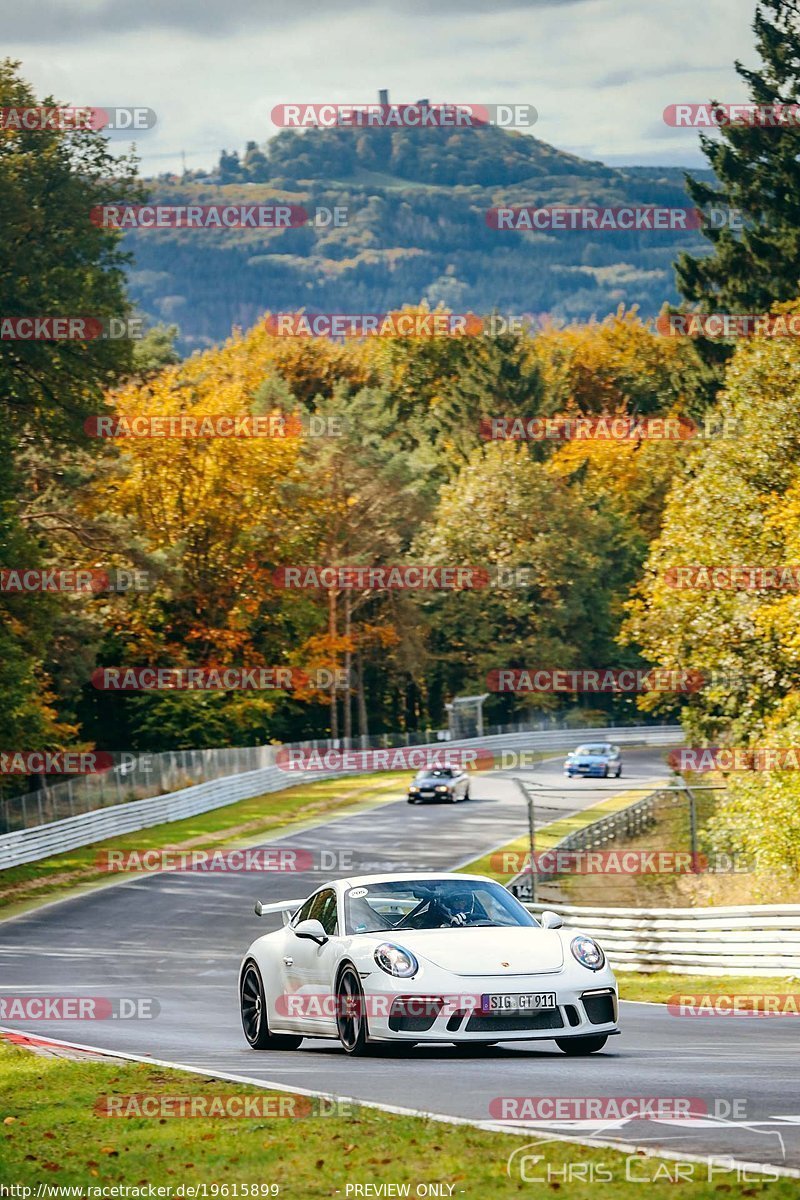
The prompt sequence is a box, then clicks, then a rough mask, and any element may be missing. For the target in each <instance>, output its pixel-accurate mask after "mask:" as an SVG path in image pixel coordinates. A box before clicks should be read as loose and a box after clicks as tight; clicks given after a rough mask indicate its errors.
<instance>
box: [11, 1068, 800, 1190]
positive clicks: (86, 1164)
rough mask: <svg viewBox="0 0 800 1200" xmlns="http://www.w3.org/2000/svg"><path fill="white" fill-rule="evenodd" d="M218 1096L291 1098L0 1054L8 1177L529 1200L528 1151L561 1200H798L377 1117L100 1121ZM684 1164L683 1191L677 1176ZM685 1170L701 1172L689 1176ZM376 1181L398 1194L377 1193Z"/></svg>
mask: <svg viewBox="0 0 800 1200" xmlns="http://www.w3.org/2000/svg"><path fill="white" fill-rule="evenodd" d="M498 1090H502V1088H500V1087H499V1088H498ZM210 1095H213V1096H215V1097H216V1096H219V1097H230V1096H244V1095H247V1096H258V1097H261V1098H265V1097H266V1098H269V1097H272V1098H273V1102H274V1103H277V1102H278V1100H279V1098H280V1097H281V1096H285V1093H270V1092H266V1091H264V1090H263V1089H256V1088H252V1087H247V1086H246V1085H243V1084H233V1083H222V1082H217V1081H215V1080H214V1078H213V1076H201V1075H191V1074H188V1073H186V1072H181V1071H172V1070H167V1069H165V1068H162V1067H156V1066H149V1065H145V1064H141V1063H124V1062H116V1061H108V1060H104V1061H100V1062H98V1061H85V1060H79V1061H71V1060H67V1059H64V1058H45V1057H42V1056H41V1055H39V1054H33V1053H31V1052H30V1051H28V1050H23V1049H21V1048H19V1047H16V1046H7V1045H2V1044H0V1159H2V1162H3V1181H4V1182H5V1183H6V1184H16V1185H20V1186H27V1187H30V1188H32V1189H33V1190H32V1192H31V1193H29V1195H33V1196H37V1195H38V1194H39V1193H38V1192H37V1188H39V1187H40V1186H41V1187H42V1189H43V1190H42V1193H41V1195H42V1196H43V1197H44V1198H47V1197H48V1196H49V1195H50V1193H48V1191H47V1190H46V1189H47V1187H48V1186H52V1187H56V1186H61V1187H69V1186H82V1187H83V1189H84V1193H83V1194H84V1196H85V1197H91V1196H92V1193H91V1191H89V1189H90V1188H91V1187H97V1188H98V1189H99V1188H102V1187H109V1186H111V1187H113V1186H114V1185H117V1186H119V1185H122V1186H126V1187H129V1188H135V1187H137V1186H138V1187H144V1188H145V1191H144V1192H143V1193H142V1194H143V1195H145V1196H146V1195H147V1190H146V1188H147V1185H148V1184H149V1185H153V1186H154V1187H169V1188H171V1189H172V1192H171V1193H165V1194H171V1195H176V1194H178V1189H179V1188H182V1189H184V1194H188V1189H189V1188H190V1187H198V1186H202V1185H205V1187H206V1189H207V1191H206V1195H207V1196H215V1195H216V1196H223V1197H225V1196H234V1195H235V1194H236V1193H235V1192H234V1185H238V1186H239V1189H241V1187H242V1185H245V1184H248V1185H265V1186H262V1187H260V1188H259V1190H258V1192H253V1191H251V1192H250V1193H249V1194H250V1195H251V1196H252V1195H258V1196H265V1195H269V1194H270V1192H269V1191H268V1189H269V1187H270V1185H275V1186H276V1188H277V1189H278V1190H277V1192H273V1193H271V1194H277V1195H279V1196H282V1197H287V1198H295V1197H296V1198H299V1200H305V1198H306V1197H309V1198H310V1197H318V1196H319V1197H327V1196H335V1195H336V1194H337V1193H338V1194H339V1195H341V1196H342V1197H344V1196H345V1195H348V1194H349V1195H356V1194H359V1195H362V1196H363V1195H365V1194H366V1195H373V1196H374V1195H381V1194H383V1195H387V1194H388V1195H392V1194H394V1195H398V1194H399V1195H403V1194H409V1195H412V1196H413V1195H415V1194H418V1193H417V1189H418V1188H419V1185H420V1184H433V1183H435V1184H439V1185H442V1184H444V1185H447V1186H446V1187H445V1188H444V1189H443V1190H442V1191H440V1192H438V1193H436V1192H434V1193H432V1194H434V1195H437V1194H438V1195H445V1196H447V1195H452V1196H454V1197H464V1198H465V1200H485V1197H487V1196H492V1197H495V1196H497V1197H510V1196H520V1195H531V1194H533V1192H532V1191H531V1183H530V1182H528V1181H523V1180H522V1179H521V1178H520V1174H519V1171H518V1170H516V1171H512V1173H511V1174H510V1175H509V1174H507V1171H506V1164H507V1162H508V1158H509V1155H510V1154H511V1153H512V1152H513V1151H514V1150H516V1149H518V1148H520V1147H523V1146H527V1147H528V1151H527V1152H528V1153H530V1154H535V1155H541V1156H542V1157H541V1159H539V1160H536V1161H535V1163H533V1164H531V1163H530V1161H529V1165H528V1171H529V1172H533V1174H534V1175H538V1176H539V1177H540V1178H541V1177H544V1178H545V1179H546V1180H547V1179H548V1178H549V1177H550V1176H551V1174H552V1179H551V1181H550V1183H549V1186H547V1187H546V1190H547V1194H555V1192H557V1191H558V1190H559V1189H561V1188H562V1186H565V1189H566V1190H565V1191H564V1192H563V1194H564V1195H568V1196H569V1197H570V1200H590V1198H591V1200H621V1198H622V1197H625V1198H626V1200H627V1198H628V1197H630V1200H633V1198H634V1197H638V1196H640V1195H641V1183H642V1182H647V1183H648V1192H647V1195H648V1197H652V1198H653V1200H667V1197H669V1198H670V1200H674V1198H675V1197H676V1196H677V1197H684V1196H685V1197H687V1200H688V1198H689V1197H691V1200H709V1198H710V1197H720V1198H721V1197H722V1196H725V1195H729V1194H730V1193H731V1192H732V1191H733V1192H738V1193H739V1194H744V1195H747V1196H748V1197H751V1196H756V1197H764V1198H765V1200H790V1197H795V1196H796V1195H797V1180H793V1179H778V1180H770V1179H767V1180H763V1181H762V1180H760V1179H753V1176H752V1175H751V1176H749V1178H748V1183H747V1190H746V1191H745V1192H740V1186H741V1185H739V1186H737V1177H736V1173H735V1170H734V1169H733V1168H731V1169H730V1170H724V1169H721V1168H720V1167H719V1165H717V1167H716V1172H717V1173H716V1176H715V1178H713V1179H712V1181H709V1180H708V1173H709V1166H708V1164H707V1163H705V1162H704V1163H694V1164H692V1163H686V1162H684V1163H681V1164H677V1163H672V1162H669V1161H668V1160H665V1159H656V1158H645V1157H642V1156H638V1155H630V1156H628V1155H626V1154H624V1153H620V1152H618V1151H612V1150H607V1149H604V1148H602V1147H591V1148H589V1147H584V1146H578V1145H575V1144H570V1143H565V1142H547V1141H544V1142H542V1144H539V1139H538V1138H536V1137H535V1135H533V1134H530V1135H523V1136H522V1137H519V1138H517V1137H509V1136H507V1135H505V1134H502V1133H494V1132H490V1131H486V1130H481V1129H475V1128H472V1127H471V1126H467V1125H457V1126H456V1125H445V1124H442V1123H439V1122H435V1121H429V1120H425V1119H423V1118H419V1117H405V1116H400V1115H395V1114H390V1113H382V1112H378V1111H376V1110H374V1109H367V1108H351V1109H350V1112H349V1115H327V1116H311V1115H309V1116H305V1117H300V1118H297V1117H294V1118H292V1117H286V1116H284V1117H278V1116H263V1117H262V1116H259V1117H238V1118H233V1117H231V1118H228V1119H225V1118H221V1117H216V1118H214V1117H196V1118H188V1117H164V1116H153V1117H141V1116H136V1117H107V1116H102V1115H98V1114H97V1112H96V1105H97V1104H98V1102H101V1103H107V1102H105V1101H103V1100H102V1098H103V1097H116V1098H117V1102H118V1103H119V1102H120V1101H119V1098H120V1097H123V1096H137V1097H139V1098H141V1097H142V1096H148V1097H149V1096H158V1097H163V1096H171V1097H176V1096H179V1097H200V1096H203V1097H208V1096H210ZM125 1103H127V1102H125ZM172 1103H173V1106H174V1103H175V1102H174V1101H173V1102H172ZM284 1103H286V1101H284ZM297 1103H298V1109H299V1110H300V1111H303V1110H304V1109H305V1108H306V1107H307V1104H306V1102H305V1101H304V1098H302V1097H298V1098H297ZM139 1104H141V1099H140V1100H139ZM487 1116H488V1114H487ZM534 1141H535V1142H536V1143H537V1144H536V1145H535V1146H533V1147H531V1146H530V1143H531V1142H534ZM520 1157H521V1156H520V1155H517V1156H516V1160H515V1162H518V1161H519V1158H520ZM678 1167H680V1168H681V1169H682V1170H683V1172H684V1180H685V1182H678V1181H675V1179H674V1175H675V1173H676V1171H677V1169H678ZM687 1170H692V1171H693V1172H694V1174H693V1176H692V1178H691V1179H689V1180H686V1174H685V1173H686V1172H687ZM567 1171H569V1172H570V1173H572V1172H578V1178H577V1181H572V1180H570V1181H569V1182H567V1183H566V1185H565V1184H564V1181H565V1172H567ZM581 1173H583V1179H581V1178H580V1174H581ZM598 1176H599V1178H598ZM609 1176H610V1177H611V1178H610V1179H609ZM751 1180H752V1181H751ZM358 1183H360V1184H362V1185H366V1184H371V1185H373V1186H372V1188H370V1189H369V1190H368V1191H366V1192H365V1191H363V1190H362V1191H360V1192H359V1193H355V1192H353V1191H352V1190H350V1191H348V1190H347V1187H348V1185H351V1186H352V1185H353V1184H358ZM380 1184H383V1185H388V1184H394V1185H395V1188H394V1189H392V1190H389V1191H387V1190H385V1188H383V1189H380V1190H377V1185H380ZM403 1185H408V1186H409V1192H408V1193H404V1191H398V1190H396V1189H398V1188H402V1187H403ZM215 1186H216V1188H217V1189H218V1190H217V1191H214V1187H215ZM540 1191H541V1187H540V1188H539V1189H538V1190H537V1193H536V1194H539V1193H540ZM17 1194H19V1193H17ZM52 1194H53V1195H56V1194H57V1193H55V1192H53V1193H52ZM98 1194H99V1192H98ZM130 1194H135V1193H129V1195H130ZM198 1194H201V1193H197V1192H196V1193H195V1195H198ZM242 1194H243V1193H242V1191H241V1190H239V1191H238V1195H239V1196H241V1195H242ZM419 1194H425V1193H424V1192H419Z"/></svg>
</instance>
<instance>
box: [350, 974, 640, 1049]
mask: <svg viewBox="0 0 800 1200" xmlns="http://www.w3.org/2000/svg"><path fill="white" fill-rule="evenodd" d="M397 982H398V983H401V982H402V981H400V980H398V981H397ZM409 982H411V981H409ZM552 990H555V992H556V1007H555V1008H552V1009H540V1010H534V1011H519V1010H517V1011H512V1012H503V1013H486V1014H484V1013H482V1012H481V1011H480V1010H479V1007H478V1005H479V1004H480V1000H479V996H480V994H484V993H495V992H497V993H503V992H505V993H508V992H514V993H527V992H537V991H552ZM439 1001H442V1003H441V1004H440V1003H439ZM367 1005H368V1010H369V1011H368V1024H369V1035H370V1038H371V1039H373V1040H375V1041H413V1042H465V1043H467V1042H476V1043H480V1042H508V1041H530V1040H547V1039H549V1040H552V1039H553V1038H562V1037H563V1038H568V1037H590V1036H593V1035H595V1036H596V1035H597V1034H604V1033H605V1034H612V1033H619V1029H618V1026H617V1020H618V1011H619V1008H618V997H617V991H616V985H615V984H613V985H612V984H609V983H607V982H602V983H597V984H592V983H591V981H590V982H589V983H588V984H586V985H585V986H584V987H570V986H564V985H563V984H559V985H555V987H554V985H553V982H552V980H550V981H548V980H547V979H546V978H545V977H539V978H537V979H534V980H531V979H523V980H520V979H519V978H515V979H514V980H513V981H512V980H509V979H507V978H503V979H494V980H481V981H480V992H479V993H477V995H476V993H475V992H472V991H471V989H464V992H463V993H462V995H458V994H456V993H453V992H452V991H451V992H449V993H447V994H446V995H438V996H437V995H434V994H433V993H432V992H431V991H430V990H426V991H422V990H421V989H420V990H418V991H415V990H414V989H413V988H412V987H408V986H406V987H405V988H398V989H397V994H396V995H395V996H394V997H393V998H392V999H391V1000H390V1001H389V1002H388V1003H387V1004H384V1005H378V1006H377V1009H376V1005H375V1003H374V996H373V1002H372V1003H370V1001H369V1000H368V1001H367Z"/></svg>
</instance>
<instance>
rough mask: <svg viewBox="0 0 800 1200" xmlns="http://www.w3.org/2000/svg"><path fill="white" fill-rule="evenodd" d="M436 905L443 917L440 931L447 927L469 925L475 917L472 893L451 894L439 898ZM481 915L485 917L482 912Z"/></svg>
mask: <svg viewBox="0 0 800 1200" xmlns="http://www.w3.org/2000/svg"><path fill="white" fill-rule="evenodd" d="M438 903H439V908H440V909H441V910H442V913H443V914H444V917H445V920H444V921H443V922H442V924H441V926H440V928H442V929H443V928H445V927H447V926H449V925H469V923H470V921H472V920H473V919H474V918H475V917H476V915H477V914H476V910H475V893H474V892H454V893H453V892H451V893H450V894H449V895H444V896H440V897H439V902H438ZM482 915H483V916H486V914H485V913H483V912H482Z"/></svg>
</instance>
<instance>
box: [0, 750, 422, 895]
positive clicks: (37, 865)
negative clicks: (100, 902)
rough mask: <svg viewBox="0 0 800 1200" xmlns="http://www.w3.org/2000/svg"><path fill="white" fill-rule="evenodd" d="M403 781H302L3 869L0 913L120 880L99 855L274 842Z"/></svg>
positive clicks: (404, 777) (398, 775)
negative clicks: (264, 840)
mask: <svg viewBox="0 0 800 1200" xmlns="http://www.w3.org/2000/svg"><path fill="white" fill-rule="evenodd" d="M407 782H408V772H407V771H403V772H392V773H388V772H379V773H377V774H373V775H359V776H358V777H357V778H356V777H352V776H351V777H348V778H339V779H324V780H320V781H319V782H318V783H304V784H301V785H299V786H298V787H293V788H288V789H287V790H286V791H283V792H270V793H268V794H267V795H263V796H254V797H253V798H252V799H250V800H240V801H239V802H238V803H236V804H228V805H225V807H224V808H215V809H212V810H211V811H210V812H205V813H198V814H197V816H194V817H186V818H184V819H183V820H181V821H169V822H167V823H165V824H163V825H153V826H152V827H151V828H150V829H141V830H139V831H137V832H135V833H127V834H124V835H123V836H121V837H117V838H110V839H108V840H106V841H103V842H95V843H93V844H92V845H91V846H80V847H78V848H77V849H75V850H68V851H66V852H65V853H63V854H57V855H54V856H53V857H52V858H44V859H41V860H40V861H38V862H32V863H26V864H25V865H24V866H21V867H9V868H8V869H6V870H5V871H2V872H0V910H3V915H4V916H10V915H12V913H14V912H17V911H21V910H23V909H24V908H27V907H30V906H31V904H33V903H38V902H41V901H43V900H48V899H51V898H54V897H56V896H60V895H63V894H65V893H66V892H68V891H71V890H72V889H73V888H76V887H77V886H79V885H88V886H92V885H100V884H104V883H107V882H108V881H109V880H113V879H119V878H120V877H121V876H120V874H118V873H115V874H111V875H110V874H109V873H108V872H107V871H103V870H102V869H101V868H100V867H98V866H97V856H98V854H99V853H101V852H103V851H105V850H112V849H113V850H150V849H155V848H164V847H170V848H173V849H178V848H182V849H188V848H191V849H196V850H210V849H214V848H216V847H219V846H223V845H224V846H226V847H233V846H238V845H247V844H254V843H256V842H258V841H259V840H260V839H262V838H263V837H264V836H265V835H269V836H272V837H274V836H277V835H278V834H279V833H280V832H281V831H283V830H284V829H286V830H287V831H289V830H291V829H293V828H296V827H297V826H298V825H300V824H303V823H309V822H312V823H313V822H314V821H316V820H319V819H320V818H322V819H325V818H328V817H331V816H334V815H336V814H338V813H339V812H340V811H342V810H346V809H349V808H353V807H354V806H363V805H370V804H377V803H381V802H382V801H386V800H392V799H396V798H397V795H398V793H402V792H403V791H404V788H405V785H406V784H407Z"/></svg>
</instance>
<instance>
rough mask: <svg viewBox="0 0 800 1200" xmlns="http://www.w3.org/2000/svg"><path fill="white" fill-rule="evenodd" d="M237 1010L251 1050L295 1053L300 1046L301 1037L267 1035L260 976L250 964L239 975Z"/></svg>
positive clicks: (253, 964) (254, 965) (257, 970)
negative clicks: (290, 1051) (291, 1051)
mask: <svg viewBox="0 0 800 1200" xmlns="http://www.w3.org/2000/svg"><path fill="white" fill-rule="evenodd" d="M239 1008H240V1012H241V1015H242V1029H243V1030H244V1036H245V1038H246V1039H247V1043H248V1045H249V1046H250V1048H251V1049H252V1050H296V1049H297V1047H298V1046H299V1045H300V1043H301V1042H302V1040H303V1039H302V1038H301V1037H294V1036H293V1035H291V1034H288V1033H287V1034H282V1033H270V1031H269V1024H268V1022H267V1001H266V997H265V996H264V984H263V982H262V979H261V972H260V971H259V969H258V967H257V966H256V964H255V963H254V962H253V961H252V960H251V961H250V962H248V963H247V964H246V965H245V968H244V970H243V971H242V978H241V981H240V984H239Z"/></svg>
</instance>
